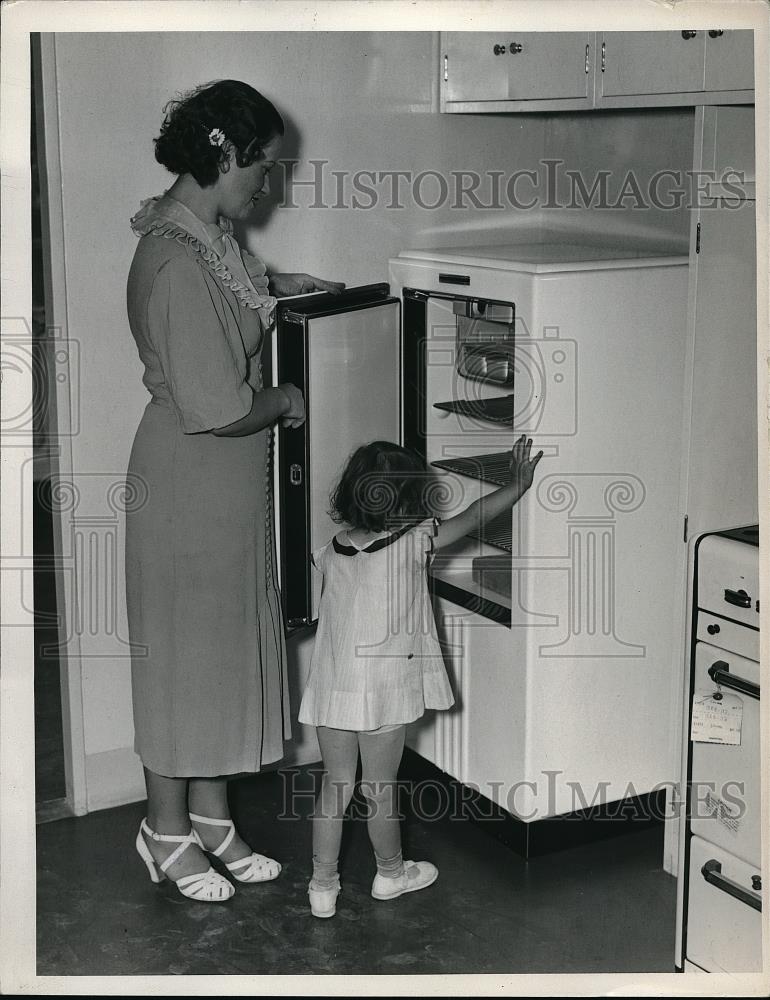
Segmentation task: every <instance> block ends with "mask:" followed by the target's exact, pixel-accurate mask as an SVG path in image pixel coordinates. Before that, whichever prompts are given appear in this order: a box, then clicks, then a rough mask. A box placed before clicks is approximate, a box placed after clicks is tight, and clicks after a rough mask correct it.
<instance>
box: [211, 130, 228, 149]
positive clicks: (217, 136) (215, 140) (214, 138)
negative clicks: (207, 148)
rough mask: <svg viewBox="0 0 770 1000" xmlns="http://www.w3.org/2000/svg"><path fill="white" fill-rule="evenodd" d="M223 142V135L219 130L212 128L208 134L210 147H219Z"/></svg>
mask: <svg viewBox="0 0 770 1000" xmlns="http://www.w3.org/2000/svg"><path fill="white" fill-rule="evenodd" d="M224 141H225V133H224V132H223V131H222V129H221V128H213V129H212V130H211V131H210V132H209V142H210V143H211V145H212V146H221V145H222V144H223V143H224Z"/></svg>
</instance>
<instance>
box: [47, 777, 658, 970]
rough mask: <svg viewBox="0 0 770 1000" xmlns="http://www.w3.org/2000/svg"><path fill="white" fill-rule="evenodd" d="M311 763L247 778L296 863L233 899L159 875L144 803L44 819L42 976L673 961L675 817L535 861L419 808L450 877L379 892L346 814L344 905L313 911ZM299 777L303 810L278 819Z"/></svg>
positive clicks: (419, 853) (259, 838)
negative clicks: (155, 880)
mask: <svg viewBox="0 0 770 1000" xmlns="http://www.w3.org/2000/svg"><path fill="white" fill-rule="evenodd" d="M307 772H308V769H299V770H294V771H287V772H273V773H265V774H261V775H256V776H253V777H249V778H245V779H242V780H239V781H236V782H233V785H232V790H233V795H232V800H233V811H234V815H235V816H236V818H237V819H238V821H239V826H240V827H241V829H242V830H243V832H244V834H245V835H246V836H247V838H248V839H250V840H251V842H252V843H253V845H254V847H255V848H256V849H257V850H259V851H261V852H263V853H265V854H268V855H271V856H273V857H276V858H278V859H279V860H280V861H281V862H282V864H283V866H284V867H283V872H282V874H281V877H280V878H279V879H277V880H276V881H275V882H270V883H264V884H262V885H254V886H239V887H238V892H237V894H236V896H235V897H234V899H232V900H231V901H229V902H227V903H225V904H220V905H211V904H202V903H193V902H190V901H187V900H185V899H183V898H182V897H181V896H180V895H179V893H178V892H177V891H176V890H175V889H174V888H173V886H172V885H170V884H169V883H164V884H162V885H160V886H156V885H153V884H152V883H151V882H150V881H149V879H148V878H147V876H146V871H145V868H144V865H143V864H142V863H141V861H140V860H139V858H138V857H137V855H136V853H135V851H134V847H133V841H134V838H135V836H136V830H137V829H138V826H139V821H140V820H141V818H142V816H143V814H144V805H143V803H137V804H134V805H129V806H123V807H121V808H118V809H109V810H104V811H102V812H96V813H92V814H91V815H89V816H85V817H81V818H78V819H64V820H59V821H58V822H55V823H49V824H46V825H43V826H40V827H38V830H37V851H38V872H39V874H38V911H37V930H38V953H37V955H38V975H60V976H62V975H63V976H66V975H97V974H98V975H161V974H169V973H170V974H176V975H182V974H188V975H190V974H211V975H218V974H223V975H227V974H268V973H273V974H276V973H282V974H292V973H294V974H310V973H315V974H318V973H361V974H366V973H404V974H411V973H433V974H440V973H484V972H486V973H500V974H512V973H537V972H561V973H573V972H574V973H580V972H592V973H596V972H634V973H637V972H672V971H673V948H674V909H675V895H676V885H675V881H674V879H673V878H671V877H670V876H669V875H667V874H665V873H664V872H663V870H662V868H661V857H662V837H663V827H662V825H658V826H656V827H652V828H650V827H648V828H645V829H642V830H640V831H639V832H634V833H629V834H626V835H623V836H620V837H616V838H614V839H612V840H610V841H604V842H601V843H594V844H588V845H583V846H580V847H577V848H571V849H568V850H563V851H559V852H557V853H554V854H550V855H547V856H544V857H539V858H536V859H534V860H530V861H529V862H526V861H524V860H522V859H521V858H520V857H518V856H517V855H516V854H514V853H512V852H511V851H510V850H509V849H508V848H506V847H505V846H504V845H503V844H501V843H499V842H498V841H496V840H495V839H493V838H491V837H490V836H488V835H487V834H486V833H485V832H484V831H483V830H481V829H480V828H479V827H478V826H476V825H474V824H473V823H470V822H468V821H467V820H454V821H453V820H450V819H448V818H444V819H441V820H438V821H435V822H426V821H419V820H417V819H415V817H414V816H410V815H407V816H406V817H405V821H404V824H403V830H404V854H405V857H407V858H412V859H414V860H421V859H429V860H431V861H433V862H435V864H437V865H438V867H439V870H440V876H439V879H438V881H437V882H436V883H435V884H434V885H433V886H431V887H430V888H428V889H426V890H424V891H422V892H417V893H414V894H410V895H407V896H403V897H401V898H400V899H397V900H391V901H389V902H377V901H375V900H373V899H372V898H371V897H370V895H369V891H370V887H371V880H372V878H373V876H374V871H375V869H374V862H373V859H372V855H371V851H370V848H369V843H368V839H367V836H366V827H365V823H364V822H363V821H362V820H360V819H358V820H353V821H348V824H347V825H348V827H349V830H348V831H347V835H346V838H345V845H344V850H345V853H344V857H343V860H342V863H341V878H342V885H343V891H342V894H341V895H340V898H339V901H338V908H337V916H336V917H335V918H333V919H331V920H318V919H316V918H314V917H312V916H311V915H310V911H309V909H308V905H307V896H306V891H307V879H308V870H309V866H310V824H309V822H308V820H307V818H306V817H307V814H308V813H309V812H310V809H311V808H312V792H311V788H312V779H311V778H310V776H309V775H308V773H307ZM292 781H293V782H294V783H295V787H296V788H297V789H299V791H300V795H299V796H295V799H294V801H295V803H296V807H295V815H297V817H298V818H295V819H292V818H286V817H284V818H277V817H278V815H279V812H280V811H281V804H282V802H283V800H284V797H285V794H284V793H285V788H286V787H287V785H288V784H289V783H290V782H292ZM303 789H304V792H305V794H304V795H303V794H302V791H303Z"/></svg>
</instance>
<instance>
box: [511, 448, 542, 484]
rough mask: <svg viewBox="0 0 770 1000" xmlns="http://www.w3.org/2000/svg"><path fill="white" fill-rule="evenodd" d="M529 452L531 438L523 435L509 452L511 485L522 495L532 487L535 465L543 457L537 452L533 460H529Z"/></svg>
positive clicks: (540, 452)
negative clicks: (515, 485)
mask: <svg viewBox="0 0 770 1000" xmlns="http://www.w3.org/2000/svg"><path fill="white" fill-rule="evenodd" d="M531 450H532V438H528V437H526V436H525V435H524V434H522V435H521V437H520V438H519V439H518V441H517V442H516V444H514V446H513V448H512V450H511V458H510V462H509V468H510V470H511V483H512V484H518V486H519V488H520V489H521V492H522V493H524V492H526V490H528V489H529V488H530V486H531V485H532V480H533V479H534V478H535V469H536V468H537V463H538V462H539V461H540V459H541V458H542V457H543V452H542V451H539V452H538V453H537V455H535V457H534V458H530V452H531Z"/></svg>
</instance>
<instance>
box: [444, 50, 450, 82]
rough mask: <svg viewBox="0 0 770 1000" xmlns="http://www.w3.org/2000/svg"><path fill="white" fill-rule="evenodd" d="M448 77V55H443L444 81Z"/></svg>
mask: <svg viewBox="0 0 770 1000" xmlns="http://www.w3.org/2000/svg"><path fill="white" fill-rule="evenodd" d="M448 79H449V56H444V81H447V80H448Z"/></svg>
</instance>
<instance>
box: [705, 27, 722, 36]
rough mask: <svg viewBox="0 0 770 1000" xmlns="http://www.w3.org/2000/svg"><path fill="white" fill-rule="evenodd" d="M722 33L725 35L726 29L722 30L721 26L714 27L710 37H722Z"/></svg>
mask: <svg viewBox="0 0 770 1000" xmlns="http://www.w3.org/2000/svg"><path fill="white" fill-rule="evenodd" d="M722 35H724V31H722V29H721V28H718V29H717V28H712V29H711V31H709V38H721V37H722Z"/></svg>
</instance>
